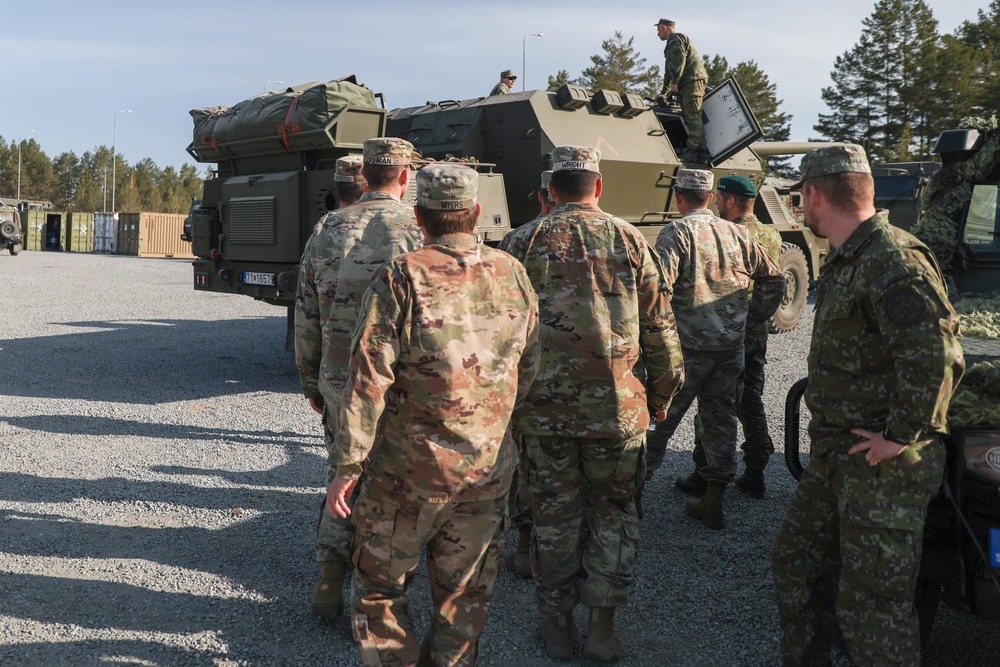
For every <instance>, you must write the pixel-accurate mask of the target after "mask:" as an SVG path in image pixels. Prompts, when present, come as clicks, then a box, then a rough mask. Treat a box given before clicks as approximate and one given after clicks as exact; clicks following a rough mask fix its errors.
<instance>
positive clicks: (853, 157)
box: [792, 144, 872, 190]
mask: <svg viewBox="0 0 1000 667" xmlns="http://www.w3.org/2000/svg"><path fill="white" fill-rule="evenodd" d="M799 172H800V173H801V174H802V177H801V178H800V179H799V182H798V183H796V184H795V185H793V186H792V189H793V190H797V189H799V188H801V187H802V182H803V181H805V180H806V179H809V178H816V177H817V176H829V175H831V174H850V173H858V174H870V173H872V168H871V166H870V165H869V164H868V156H867V155H865V149H864V148H862V147H861V146H858V145H857V144H845V145H843V146H828V147H826V148H817V149H816V150H814V151H809V152H808V153H806V154H805V156H803V158H802V162H801V163H800V164H799Z"/></svg>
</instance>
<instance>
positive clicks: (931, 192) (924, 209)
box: [913, 116, 1000, 272]
mask: <svg viewBox="0 0 1000 667" xmlns="http://www.w3.org/2000/svg"><path fill="white" fill-rule="evenodd" d="M959 127H960V128H961V129H973V130H978V131H979V134H980V136H981V137H982V140H983V143H982V145H981V147H980V148H979V150H978V151H977V152H976V154H975V155H973V156H972V157H971V158H969V159H968V160H965V161H963V162H959V163H957V164H952V165H948V166H943V167H941V169H939V170H938V171H937V172H936V173H935V174H934V175H933V176H932V177H931V179H930V183H928V184H927V189H926V190H924V196H923V198H922V199H921V201H920V210H921V215H920V220H919V221H918V222H917V225H916V227H915V228H914V230H913V233H914V234H915V235H916V236H917V237H918V238H920V240H921V241H923V242H924V243H926V244H927V245H928V246H930V248H931V250H933V251H934V254H935V255H937V258H938V262H940V264H941V268H942V269H943V270H944V271H945V272H947V271H949V270H950V268H951V267H952V263H953V261H954V259H955V247H956V246H957V242H958V233H957V232H958V230H957V227H956V225H957V224H958V223H957V222H956V221H957V220H959V219H960V217H961V214H962V211H963V210H964V209H965V206H966V205H967V204H968V203H969V200H970V199H972V185H973V183H975V182H976V181H982V179H984V178H986V177H987V176H988V175H989V174H990V172H991V171H993V170H994V169H995V168H996V166H997V165H998V164H1000V129H998V126H997V119H996V116H994V117H992V118H989V119H986V118H964V119H962V122H961V123H960V124H959Z"/></svg>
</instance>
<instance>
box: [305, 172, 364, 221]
mask: <svg viewBox="0 0 1000 667" xmlns="http://www.w3.org/2000/svg"><path fill="white" fill-rule="evenodd" d="M363 166H364V159H363V158H362V156H361V155H358V154H357V153H351V154H350V155H345V156H343V157H339V158H337V162H336V165H335V166H334V176H333V187H334V189H335V190H336V191H337V208H338V209H340V208H344V207H345V206H350V205H351V204H353V203H355V202H357V201H358V200H359V199H361V196H362V195H363V194H365V192H367V191H368V181H366V180H365V177H364V174H362V173H361V168H362V167H363ZM325 219H326V216H323V217H322V218H320V219H319V222H317V223H316V227H315V228H314V229H313V234H315V233H316V232H318V231H319V230H321V229H322V228H323V221H324V220H325Z"/></svg>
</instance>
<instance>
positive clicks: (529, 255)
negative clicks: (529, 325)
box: [505, 146, 683, 660]
mask: <svg viewBox="0 0 1000 667" xmlns="http://www.w3.org/2000/svg"><path fill="white" fill-rule="evenodd" d="M599 159H600V153H598V151H597V149H596V148H592V147H589V146H556V147H555V148H553V149H552V181H551V183H550V184H549V190H550V192H551V193H552V198H553V199H554V200H555V202H556V208H554V209H553V210H552V212H551V213H550V214H549V215H548V216H545V217H542V218H539V219H536V220H534V221H532V222H530V223H528V224H526V225H522V226H521V227H519V228H518V229H517V231H516V232H514V233H513V234H512V235H511V236H510V238H509V239H507V241H506V242H505V246H506V247H508V248H509V252H510V253H511V254H512V255H513V256H514V257H516V258H518V259H519V260H521V263H522V264H524V266H525V268H526V269H527V271H528V276H529V277H530V278H531V282H532V284H533V285H534V287H535V290H536V291H537V292H538V301H539V313H540V317H541V321H542V323H543V324H542V327H541V341H542V342H541V347H542V362H541V368H543V369H544V374H543V375H541V376H540V377H538V378H536V380H535V383H534V384H533V385H532V387H531V390H530V392H529V394H528V397H527V399H526V400H525V402H524V405H523V406H522V407H521V409H520V410H519V411H518V413H517V415H516V419H517V426H518V427H519V428H520V430H521V433H522V437H523V439H524V449H525V451H526V452H527V458H528V467H529V472H530V475H529V485H530V488H531V494H532V514H533V518H534V521H535V537H534V540H533V543H532V551H533V553H532V565H533V569H534V575H535V582H536V584H537V587H536V589H535V597H536V600H537V601H538V607H539V610H540V611H541V613H542V616H543V618H542V624H541V631H542V637H543V639H544V640H545V649H546V652H547V653H548V655H549V656H550V657H553V658H562V659H569V658H572V657H573V639H574V629H573V610H574V608H575V607H576V606H577V605H578V604H580V603H581V602H582V603H583V604H585V605H587V606H588V607H590V621H589V623H588V627H587V642H586V645H585V647H584V654H585V655H586V656H587V657H593V658H598V659H601V660H618V659H619V658H621V656H622V642H621V639H620V638H619V637H618V635H617V634H616V633H615V624H614V617H615V610H616V609H617V608H618V607H622V606H624V605H625V604H626V603H627V601H628V585H629V584H630V583H631V581H632V569H633V566H634V563H635V553H636V549H637V547H638V536H639V517H638V514H637V513H636V507H635V504H634V502H633V498H634V495H635V492H636V489H637V486H638V485H639V483H640V482H641V480H642V479H643V468H642V466H643V460H644V451H645V439H646V428H647V427H648V425H649V420H650V415H651V414H657V415H658V417H659V418H662V417H663V416H664V415H665V414H666V409H667V406H668V405H669V404H670V400H671V398H672V397H673V395H674V393H676V391H677V389H678V388H679V386H680V384H681V382H682V380H683V360H682V358H681V351H680V341H679V340H678V338H677V329H676V325H675V323H674V317H673V313H672V312H671V310H670V293H669V291H667V290H664V282H663V277H662V272H661V270H660V268H659V266H658V265H657V261H656V257H655V254H654V253H653V251H652V249H651V248H650V247H649V246H648V244H647V243H646V241H645V239H644V238H643V236H642V234H641V233H639V231H638V230H636V229H635V228H634V227H633V226H632V225H630V224H628V223H627V222H624V221H623V220H621V219H619V218H616V217H615V216H613V215H610V214H608V213H605V212H603V211H602V210H601V209H600V208H599V207H598V200H599V198H600V196H601V191H602V187H603V183H602V181H601V174H600V169H599ZM640 360H641V363H643V364H644V365H645V371H646V386H645V387H644V386H643V383H642V380H641V379H640V378H638V377H637V376H636V374H635V373H634V369H635V366H636V364H637V363H640Z"/></svg>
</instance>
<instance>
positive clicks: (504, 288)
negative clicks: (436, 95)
mask: <svg viewBox="0 0 1000 667" xmlns="http://www.w3.org/2000/svg"><path fill="white" fill-rule="evenodd" d="M477 183H478V175H477V174H476V172H475V171H473V170H472V169H470V168H469V167H466V166H462V165H456V164H432V165H430V166H427V167H424V168H423V169H421V170H420V171H419V172H417V206H416V215H417V220H418V222H419V223H420V225H421V227H422V228H423V229H424V231H425V233H426V237H427V245H425V246H424V247H423V248H421V249H419V250H416V251H414V252H411V253H407V254H405V255H402V256H400V257H397V258H396V259H394V260H392V261H390V262H389V263H388V264H386V265H385V266H384V267H383V268H381V269H380V270H379V271H378V272H377V273H376V274H375V276H374V278H373V279H372V282H371V286H370V288H369V289H368V291H367V292H366V293H365V296H364V300H363V303H362V306H361V312H360V315H359V318H358V323H357V326H356V328H355V332H354V343H353V351H352V355H351V364H350V368H349V371H348V378H347V386H346V388H345V391H344V395H343V403H342V411H341V420H340V422H341V423H340V430H339V432H338V433H337V440H336V446H335V452H334V457H333V458H334V462H335V464H336V465H337V471H336V476H335V477H334V479H333V481H332V482H331V484H330V489H329V492H328V494H327V505H328V507H329V509H330V511H331V512H333V513H335V514H336V515H338V516H346V515H347V514H349V513H350V512H351V508H350V506H349V504H348V502H347V499H348V498H349V496H350V493H351V489H352V487H353V486H355V485H356V484H357V480H358V478H359V476H360V475H361V473H362V470H363V466H364V465H365V460H366V459H367V458H368V457H369V454H370V453H371V452H372V448H373V446H374V445H375V439H376V437H377V431H378V430H379V420H380V419H381V418H383V417H384V422H385V423H384V425H383V426H382V440H381V442H380V443H379V445H378V451H377V452H376V453H375V454H374V456H373V457H372V459H371V462H370V463H369V464H368V469H367V472H366V480H365V482H364V484H363V488H362V491H361V495H360V497H359V498H358V500H357V502H356V504H355V506H354V513H353V520H354V525H355V527H356V537H355V543H354V552H353V558H354V566H355V574H354V594H353V599H352V603H353V610H352V628H353V632H354V638H355V640H357V642H358V643H359V647H360V650H361V657H362V660H363V661H364V664H366V665H413V664H415V663H417V661H418V660H419V661H420V664H434V665H474V664H475V661H476V653H477V647H478V639H479V635H480V634H481V633H482V631H483V627H484V625H485V623H486V612H487V608H488V605H489V601H490V596H491V594H492V589H493V582H494V579H495V578H496V575H497V568H498V566H499V563H500V558H501V554H502V553H503V549H504V545H503V520H504V516H505V515H506V498H507V491H508V488H509V486H510V481H511V473H512V470H513V465H514V456H513V451H512V443H511V439H510V436H509V426H510V420H511V415H512V413H513V411H514V408H515V405H516V404H517V402H518V401H521V400H523V398H524V396H525V394H526V392H527V389H528V386H529V385H530V384H531V381H532V379H533V378H534V376H535V373H536V371H537V369H538V300H537V297H536V296H535V293H534V291H533V290H532V288H531V282H530V281H529V280H528V276H527V274H526V273H525V271H524V268H523V267H522V266H521V265H520V264H518V263H517V262H516V261H515V260H514V259H513V258H512V257H510V256H509V255H507V254H506V253H503V252H500V251H499V250H493V249H492V248H489V247H486V246H484V245H483V244H482V243H480V242H479V241H478V239H477V238H476V236H475V234H474V231H475V228H476V219H477V218H478V216H479V213H480V210H481V207H480V206H479V204H477V202H476V189H477ZM423 547H426V548H427V571H428V576H429V577H430V584H431V596H432V598H433V601H434V613H433V616H432V618H431V623H430V630H429V631H428V634H427V636H426V637H425V639H424V642H423V645H421V643H420V642H419V641H418V640H417V638H416V637H415V636H414V631H413V625H412V622H411V620H410V616H409V611H408V604H407V594H408V590H409V587H410V583H411V581H412V579H413V574H414V572H415V571H416V569H417V565H418V563H419V560H420V551H421V549H422V548H423Z"/></svg>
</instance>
